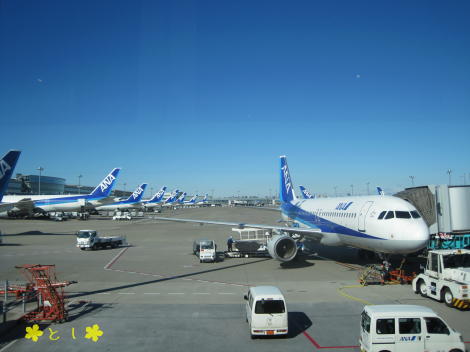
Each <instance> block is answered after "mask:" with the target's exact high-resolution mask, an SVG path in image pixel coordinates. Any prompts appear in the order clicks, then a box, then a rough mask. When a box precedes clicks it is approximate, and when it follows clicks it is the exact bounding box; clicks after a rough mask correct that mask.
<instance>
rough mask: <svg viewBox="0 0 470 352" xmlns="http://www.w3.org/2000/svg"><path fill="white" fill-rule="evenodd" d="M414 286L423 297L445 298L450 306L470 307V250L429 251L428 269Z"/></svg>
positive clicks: (442, 299) (418, 277) (415, 281)
mask: <svg viewBox="0 0 470 352" xmlns="http://www.w3.org/2000/svg"><path fill="white" fill-rule="evenodd" d="M412 285H413V289H414V291H415V293H420V294H421V295H422V296H423V297H430V298H434V299H436V300H438V301H440V302H442V301H444V302H445V304H447V305H448V306H449V307H456V308H459V309H467V308H470V297H469V294H470V291H469V285H470V250H468V249H448V250H432V251H429V252H428V261H427V264H426V269H425V271H424V272H423V273H421V274H419V275H418V276H416V277H415V278H414V279H413V282H412Z"/></svg>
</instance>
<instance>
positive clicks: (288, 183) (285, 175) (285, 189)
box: [279, 155, 297, 203]
mask: <svg viewBox="0 0 470 352" xmlns="http://www.w3.org/2000/svg"><path fill="white" fill-rule="evenodd" d="M280 161H281V164H280V176H281V177H280V179H281V184H280V190H279V199H280V200H281V202H282V203H290V202H292V201H294V200H296V199H297V197H296V196H295V193H294V187H293V186H292V179H291V177H290V173H289V167H288V166H287V158H286V156H285V155H283V156H281V157H280Z"/></svg>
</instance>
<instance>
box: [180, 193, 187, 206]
mask: <svg viewBox="0 0 470 352" xmlns="http://www.w3.org/2000/svg"><path fill="white" fill-rule="evenodd" d="M184 198H186V192H183V194H181V195H180V196H179V198H178V203H183V202H184Z"/></svg>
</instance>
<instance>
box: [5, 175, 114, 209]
mask: <svg viewBox="0 0 470 352" xmlns="http://www.w3.org/2000/svg"><path fill="white" fill-rule="evenodd" d="M120 171H121V169H120V168H115V169H113V170H112V171H111V172H110V173H109V174H108V175H106V177H105V178H104V179H103V180H102V181H101V182H100V183H99V185H98V186H96V188H95V189H94V190H93V191H92V192H91V193H90V194H81V195H68V196H58V195H44V194H42V195H27V196H26V195H17V196H5V197H4V200H5V202H7V203H16V204H15V206H14V207H13V209H12V210H11V212H12V214H13V215H14V214H24V213H26V214H33V213H39V212H41V213H47V212H51V211H57V212H60V211H81V210H82V209H84V208H86V207H96V206H99V205H102V204H108V203H109V202H110V198H109V195H110V193H111V190H112V189H113V187H114V184H115V183H116V179H117V177H118V175H119V172H120Z"/></svg>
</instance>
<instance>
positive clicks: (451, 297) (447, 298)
mask: <svg viewBox="0 0 470 352" xmlns="http://www.w3.org/2000/svg"><path fill="white" fill-rule="evenodd" d="M443 297H444V302H445V304H446V306H447V307H453V305H452V302H453V301H454V295H453V294H452V291H451V290H450V289H448V288H447V287H446V288H445V289H444V293H443Z"/></svg>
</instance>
